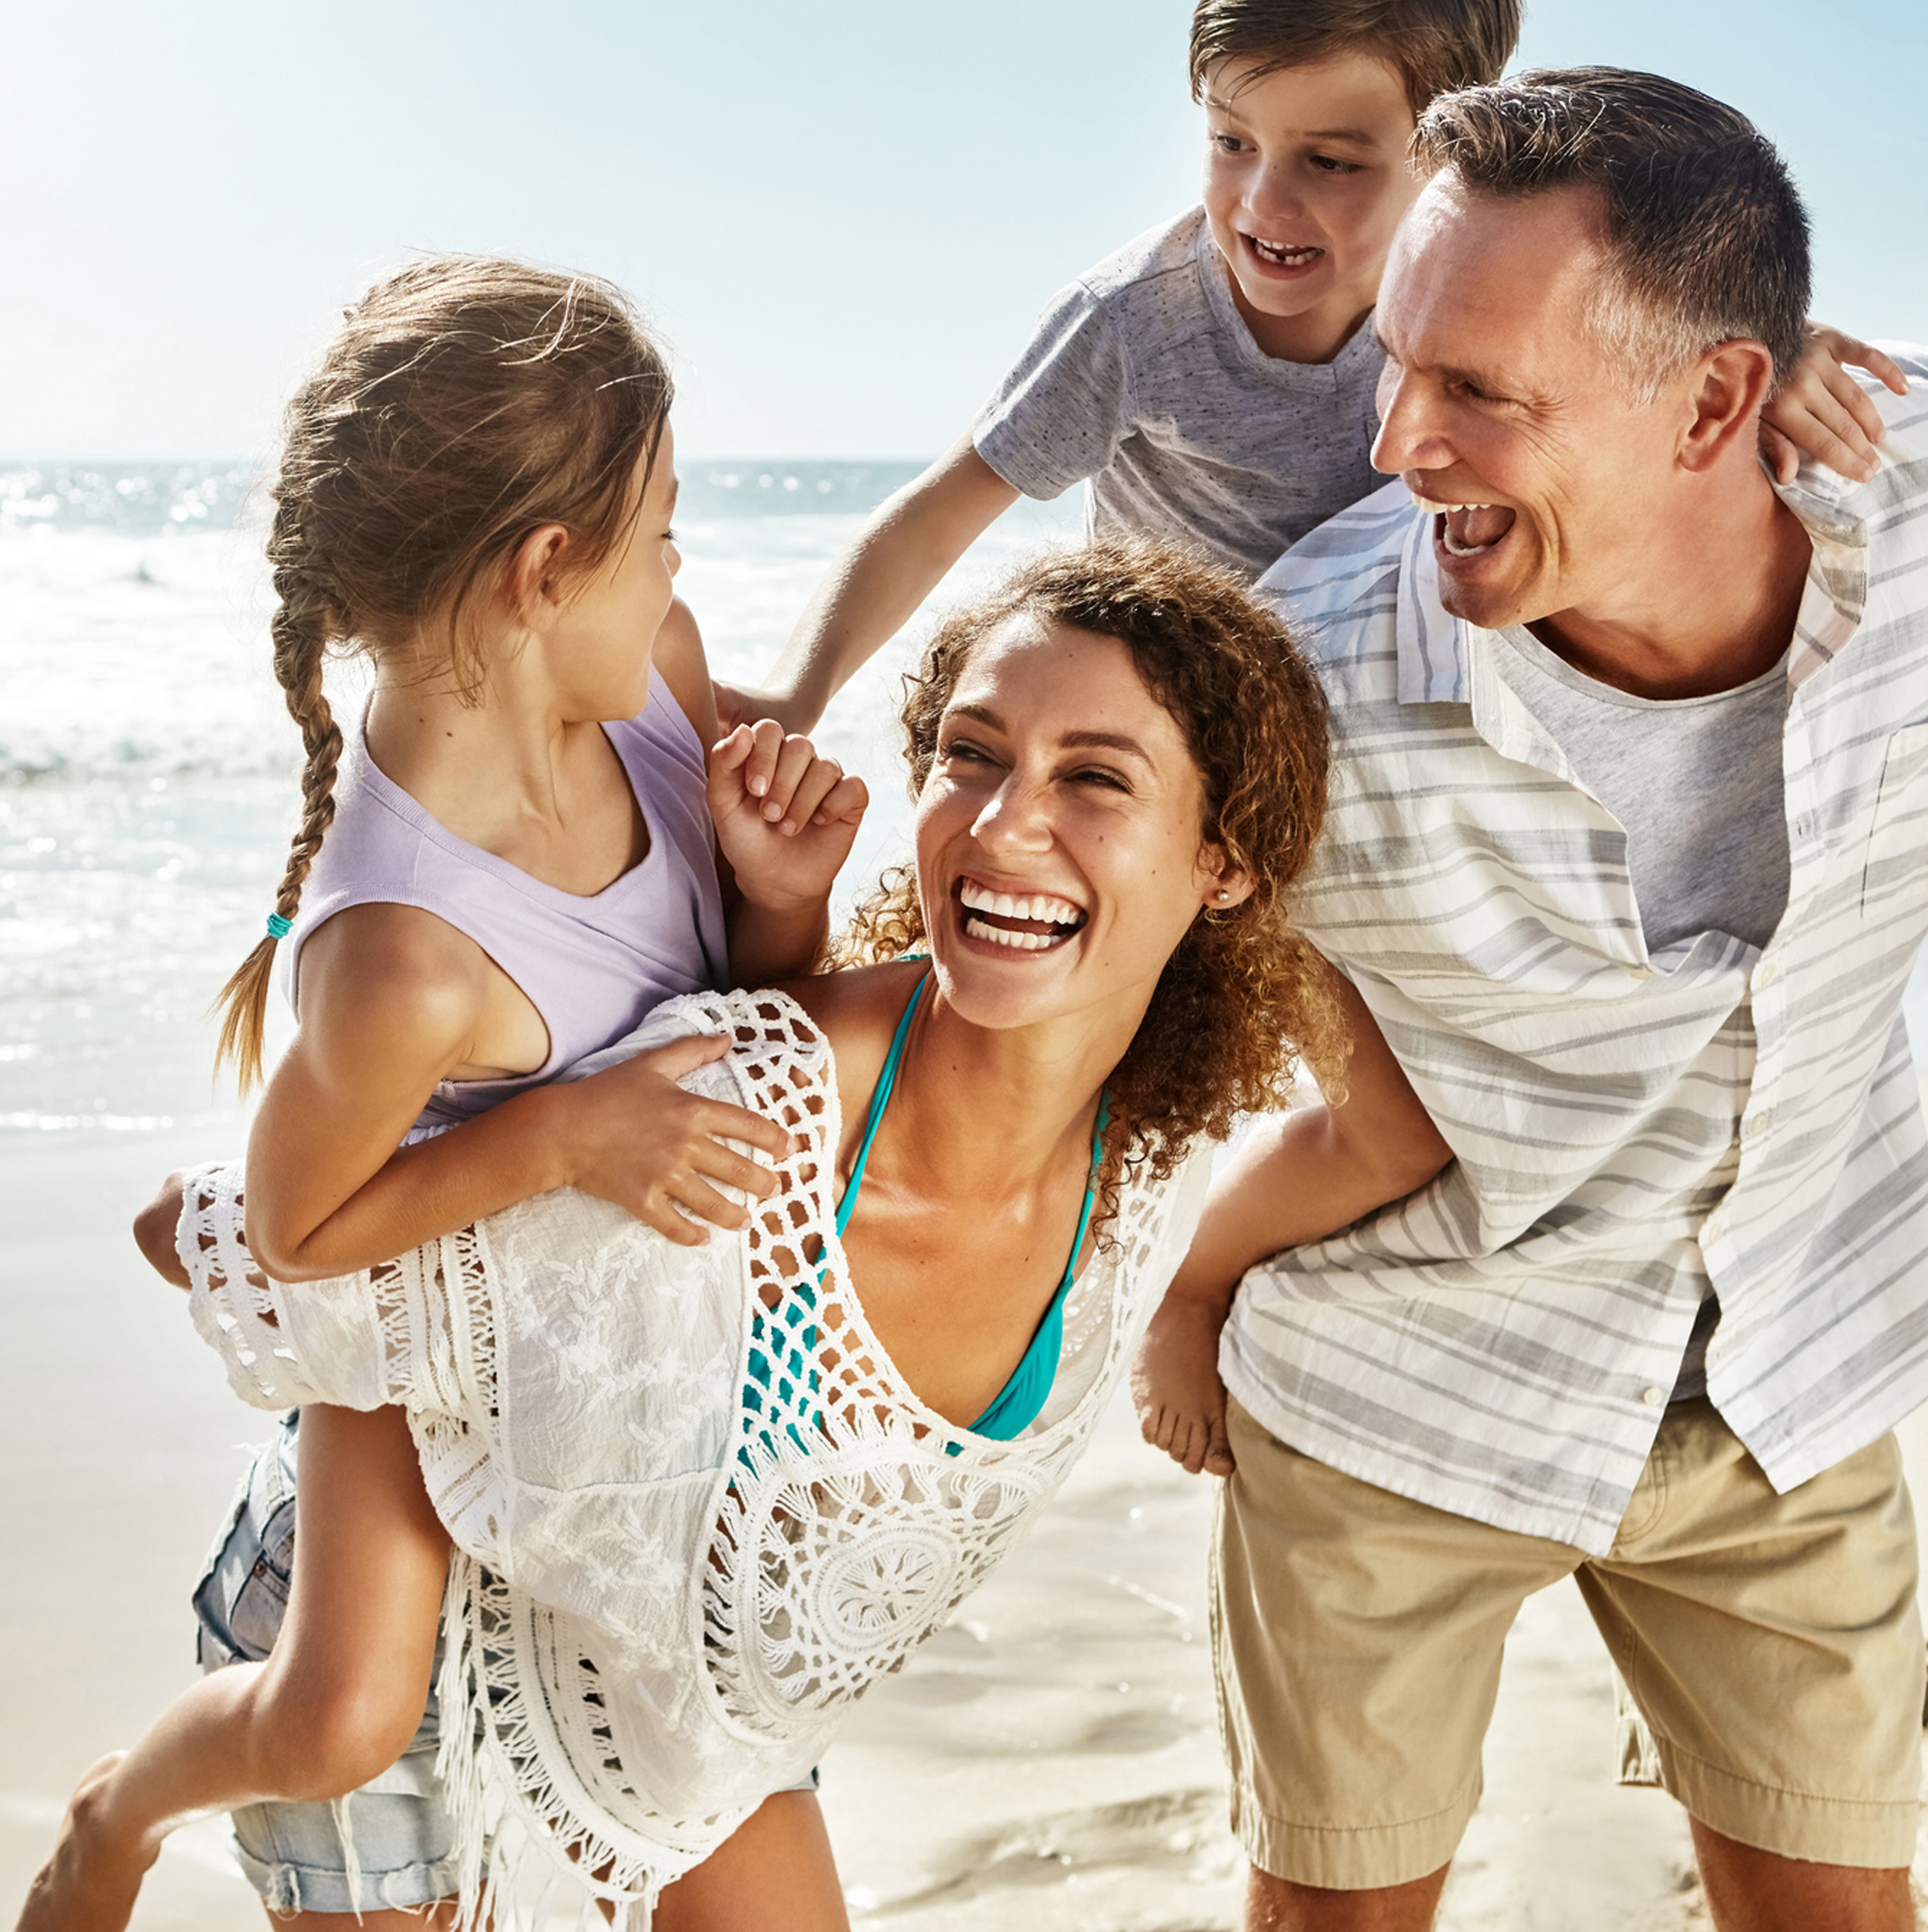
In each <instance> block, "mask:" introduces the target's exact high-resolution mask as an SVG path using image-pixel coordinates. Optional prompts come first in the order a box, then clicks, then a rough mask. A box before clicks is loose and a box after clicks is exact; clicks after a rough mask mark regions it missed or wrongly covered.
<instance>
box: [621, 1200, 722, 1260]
mask: <svg viewBox="0 0 1928 1932" xmlns="http://www.w3.org/2000/svg"><path fill="white" fill-rule="evenodd" d="M630 1212H631V1213H632V1215H634V1216H635V1217H636V1218H637V1219H638V1220H639V1221H641V1223H642V1225H643V1226H645V1227H653V1228H654V1229H655V1230H656V1232H657V1233H658V1234H659V1235H664V1236H666V1237H667V1238H668V1239H669V1240H671V1241H673V1242H675V1243H676V1244H677V1246H678V1247H679V1248H701V1247H706V1246H707V1245H708V1244H709V1239H710V1237H709V1234H708V1232H707V1230H705V1229H704V1228H701V1227H698V1226H696V1223H695V1222H694V1221H692V1220H690V1219H689V1218H688V1217H687V1216H685V1215H680V1214H678V1212H677V1209H676V1203H675V1202H674V1201H672V1200H670V1199H669V1198H668V1197H667V1196H666V1197H664V1198H662V1199H660V1200H658V1199H656V1198H653V1197H646V1198H644V1199H642V1200H640V1201H634V1202H632V1203H631V1204H630Z"/></svg>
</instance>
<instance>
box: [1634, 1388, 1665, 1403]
mask: <svg viewBox="0 0 1928 1932" xmlns="http://www.w3.org/2000/svg"><path fill="white" fill-rule="evenodd" d="M1640 1399H1641V1400H1642V1402H1644V1403H1645V1404H1646V1405H1647V1407H1648V1408H1660V1405H1661V1403H1663V1402H1664V1401H1666V1399H1667V1391H1666V1390H1664V1389H1642V1390H1641V1392H1640Z"/></svg>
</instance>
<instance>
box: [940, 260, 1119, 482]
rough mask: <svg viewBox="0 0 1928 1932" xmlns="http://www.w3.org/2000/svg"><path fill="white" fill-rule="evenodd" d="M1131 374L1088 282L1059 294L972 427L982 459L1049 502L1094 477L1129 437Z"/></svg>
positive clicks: (1107, 316) (1007, 479) (1115, 333)
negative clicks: (1085, 284) (1075, 485)
mask: <svg viewBox="0 0 1928 1932" xmlns="http://www.w3.org/2000/svg"><path fill="white" fill-rule="evenodd" d="M1131 415H1132V403H1131V381H1130V369H1129V366H1128V362H1127V358H1126V356H1125V352H1124V345H1123V342H1121V341H1120V339H1119V333H1118V330H1117V328H1116V326H1115V324H1114V322H1113V320H1112V318H1111V316H1110V314H1108V313H1107V312H1106V310H1105V305H1104V304H1103V303H1101V302H1100V301H1099V300H1098V299H1097V297H1096V296H1094V295H1093V294H1092V293H1091V291H1090V290H1089V289H1088V288H1087V287H1085V286H1084V284H1083V283H1082V282H1074V283H1072V285H1071V286H1070V287H1069V288H1067V289H1065V290H1063V291H1062V292H1061V293H1060V294H1059V296H1056V297H1055V298H1054V299H1053V301H1052V303H1051V305H1050V307H1049V308H1048V309H1046V310H1045V312H1044V314H1043V315H1042V316H1041V318H1040V319H1039V323H1038V327H1037V331H1036V333H1034V334H1033V335H1032V339H1031V342H1030V346H1029V347H1028V348H1026V350H1025V351H1024V353H1023V355H1022V356H1020V357H1019V358H1018V360H1017V362H1016V364H1015V365H1014V367H1013V369H1011V371H1010V373H1009V374H1008V375H1007V376H1005V379H1004V380H1003V381H1002V382H1001V383H1000V384H999V385H998V386H997V392H996V395H994V396H992V397H991V399H990V401H989V402H987V404H986V405H985V406H984V407H983V409H982V410H980V411H979V412H978V420H977V422H976V423H975V424H973V425H972V429H971V439H972V441H973V442H975V443H976V444H977V447H978V455H979V456H981V457H982V458H983V459H984V460H985V461H986V462H987V463H988V464H989V465H990V466H991V468H992V469H995V470H996V472H997V474H998V475H999V476H1001V477H1002V478H1004V479H1005V482H1006V483H1008V484H1010V486H1011V487H1012V488H1013V489H1015V490H1021V491H1022V492H1023V494H1024V495H1025V496H1027V497H1036V498H1037V499H1038V500H1040V501H1041V502H1049V501H1050V498H1052V497H1059V496H1062V495H1063V494H1064V492H1065V491H1066V490H1068V489H1069V488H1070V487H1071V486H1072V484H1074V483H1081V482H1083V481H1084V479H1085V478H1087V477H1092V476H1096V474H1097V473H1098V471H1099V470H1101V469H1104V468H1105V466H1106V465H1107V464H1108V463H1109V462H1110V461H1111V460H1112V458H1113V457H1114V455H1115V454H1116V453H1117V450H1118V446H1119V444H1120V443H1122V442H1123V441H1124V439H1125V437H1126V436H1127V435H1128V434H1129V433H1131V426H1132V424H1131Z"/></svg>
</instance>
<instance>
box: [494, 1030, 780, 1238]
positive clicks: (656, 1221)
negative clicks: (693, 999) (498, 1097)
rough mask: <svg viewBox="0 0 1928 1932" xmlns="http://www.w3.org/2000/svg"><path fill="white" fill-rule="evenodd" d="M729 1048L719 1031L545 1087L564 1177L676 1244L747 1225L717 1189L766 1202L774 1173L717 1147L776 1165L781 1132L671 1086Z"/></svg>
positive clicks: (746, 1217)
mask: <svg viewBox="0 0 1928 1932" xmlns="http://www.w3.org/2000/svg"><path fill="white" fill-rule="evenodd" d="M729 1051H730V1041H729V1037H728V1035H727V1034H698V1035H696V1037H695V1038H693V1039H688V1040H672V1041H671V1042H670V1043H668V1045H667V1046H658V1047H651V1048H650V1050H649V1051H648V1052H647V1053H638V1054H637V1055H636V1057H635V1058H634V1059H633V1060H627V1061H624V1062H623V1064H622V1065H621V1066H617V1067H612V1068H610V1069H609V1071H607V1072H606V1073H597V1074H593V1075H592V1076H591V1077H590V1078H589V1079H587V1080H577V1081H573V1082H569V1083H568V1084H565V1085H561V1086H558V1087H554V1088H550V1089H547V1090H546V1092H545V1094H544V1097H543V1098H544V1100H545V1102H546V1103H547V1104H548V1106H549V1107H550V1109H551V1118H552V1120H553V1123H554V1128H555V1132H556V1134H557V1135H558V1136H559V1141H558V1146H559V1155H560V1159H561V1164H562V1171H563V1176H564V1179H565V1180H566V1182H567V1183H568V1185H570V1186H574V1187H578V1188H580V1189H583V1191H584V1192H585V1193H587V1194H594V1195H595V1196H596V1197H597V1198H598V1199H601V1200H605V1201H613V1202H614V1204H615V1205H616V1206H617V1207H625V1208H627V1209H628V1210H629V1212H630V1213H631V1214H632V1215H634V1216H635V1217H636V1218H637V1219H638V1220H639V1221H642V1222H646V1223H647V1224H648V1225H649V1226H650V1227H653V1228H654V1229H655V1230H656V1231H657V1233H658V1234H659V1235H668V1238H669V1239H670V1240H671V1241H674V1242H676V1243H678V1244H679V1245H681V1246H683V1247H686V1248H700V1247H701V1246H702V1245H703V1244H705V1242H706V1241H707V1240H708V1239H709V1235H708V1234H707V1232H706V1231H705V1229H704V1228H702V1227H701V1226H698V1225H697V1223H698V1222H701V1221H707V1222H708V1223H710V1225H711V1226H714V1227H720V1228H723V1229H724V1230H725V1231H726V1232H727V1233H730V1234H732V1235H733V1234H736V1233H738V1232H739V1231H740V1230H741V1229H742V1228H744V1227H747V1226H749V1225H750V1210H749V1209H748V1208H746V1207H738V1206H737V1204H736V1203H735V1202H734V1201H732V1200H731V1199H729V1198H727V1197H726V1196H724V1195H723V1194H720V1193H719V1192H718V1191H717V1189H719V1188H724V1187H728V1188H735V1189H740V1190H741V1192H743V1193H746V1194H749V1195H751V1196H753V1197H754V1198H756V1199H758V1200H766V1199H768V1198H769V1196H770V1195H771V1194H773V1193H774V1192H775V1191H776V1189H777V1176H776V1175H775V1174H774V1173H773V1172H772V1171H770V1170H769V1169H768V1168H767V1167H763V1166H760V1165H759V1163H758V1162H754V1161H752V1160H750V1158H749V1157H748V1156H747V1155H745V1154H741V1153H738V1152H736V1150H735V1149H734V1148H732V1147H728V1146H726V1145H724V1143H725V1142H726V1141H738V1142H741V1143H742V1144H745V1145H747V1146H750V1147H753V1148H755V1149H757V1150H758V1151H759V1152H760V1153H766V1154H768V1156H769V1157H770V1158H771V1159H772V1160H777V1161H780V1160H781V1159H782V1158H783V1157H784V1155H786V1154H787V1153H789V1152H790V1136H789V1135H788V1134H787V1133H786V1132H785V1131H784V1130H783V1128H781V1127H779V1126H778V1125H776V1123H775V1122H774V1121H770V1120H766V1119H765V1118H764V1117H763V1116H762V1115H761V1114H755V1113H752V1112H750V1109H749V1108H748V1107H733V1106H732V1105H731V1104H730V1103H729V1102H728V1101H725V1100H705V1099H704V1098H701V1097H700V1096H699V1095H696V1094H693V1093H686V1092H685V1091H684V1089H682V1088H681V1087H679V1086H678V1085H677V1082H678V1080H681V1079H682V1077H683V1076H684V1075H685V1074H687V1073H692V1072H694V1071H696V1069H697V1068H698V1067H705V1066H708V1065H710V1064H711V1063H712V1062H714V1061H718V1060H721V1059H723V1057H724V1055H725V1054H727V1053H729ZM510 1104H511V1105H512V1106H513V1105H514V1104H515V1103H514V1102H511V1103H510Z"/></svg>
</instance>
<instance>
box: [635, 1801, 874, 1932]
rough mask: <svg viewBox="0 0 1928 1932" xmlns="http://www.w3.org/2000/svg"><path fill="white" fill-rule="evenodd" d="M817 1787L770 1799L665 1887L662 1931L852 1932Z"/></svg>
mask: <svg viewBox="0 0 1928 1932" xmlns="http://www.w3.org/2000/svg"><path fill="white" fill-rule="evenodd" d="M775 1927H782V1928H783V1932H850V1918H849V1916H848V1914H846V1912H845V1911H844V1909H843V1888H842V1886H841V1884H840V1883H839V1882H838V1880H837V1861H836V1859H835V1857H834V1856H832V1853H831V1848H830V1834H829V1833H828V1832H827V1831H825V1830H824V1828H823V1809H822V1808H821V1807H820V1806H819V1805H818V1803H817V1800H816V1793H815V1792H814V1791H778V1792H776V1793H775V1794H774V1795H773V1796H771V1797H768V1798H766V1799H765V1800H763V1802H762V1803H761V1804H760V1805H759V1807H758V1808H757V1809H756V1810H754V1811H753V1812H751V1813H750V1816H749V1818H746V1819H744V1821H743V1822H742V1823H741V1825H739V1826H738V1827H737V1828H736V1830H735V1831H734V1832H733V1833H732V1835H731V1836H730V1837H729V1838H727V1839H726V1840H724V1842H723V1844H722V1845H719V1846H718V1847H717V1848H716V1850H715V1851H714V1852H712V1853H711V1854H710V1855H709V1856H708V1857H707V1858H706V1859H705V1860H704V1862H703V1863H702V1864H700V1865H698V1866H697V1867H696V1870H695V1871H694V1872H692V1873H689V1874H688V1875H687V1877H684V1878H680V1879H678V1881H677V1882H676V1883H675V1884H674V1885H671V1886H670V1887H669V1888H668V1891H665V1892H664V1893H663V1899H662V1903H661V1904H660V1905H659V1906H658V1907H657V1909H656V1932H774V1928H775Z"/></svg>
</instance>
